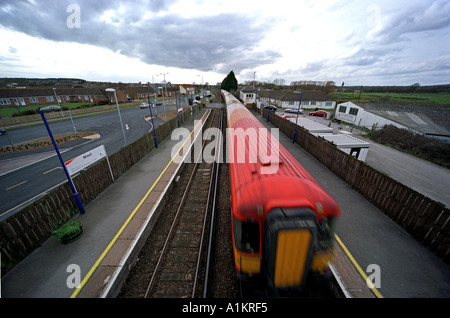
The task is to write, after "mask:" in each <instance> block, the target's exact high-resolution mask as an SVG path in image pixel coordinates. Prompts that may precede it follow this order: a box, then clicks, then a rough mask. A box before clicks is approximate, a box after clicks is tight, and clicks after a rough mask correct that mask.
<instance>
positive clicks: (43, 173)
mask: <svg viewBox="0 0 450 318" xmlns="http://www.w3.org/2000/svg"><path fill="white" fill-rule="evenodd" d="M56 169H62V167H56V168H53V169H51V170H48V171H45V172H44V173H43V174H47V173H50V172H52V171H53V170H56Z"/></svg>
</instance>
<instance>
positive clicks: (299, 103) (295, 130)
mask: <svg viewBox="0 0 450 318" xmlns="http://www.w3.org/2000/svg"><path fill="white" fill-rule="evenodd" d="M302 95H303V93H300V101H299V102H298V109H297V117H295V127H294V136H293V137H292V143H295V133H296V132H297V122H298V116H299V115H300V106H301V104H302Z"/></svg>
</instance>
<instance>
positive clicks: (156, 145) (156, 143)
mask: <svg viewBox="0 0 450 318" xmlns="http://www.w3.org/2000/svg"><path fill="white" fill-rule="evenodd" d="M147 100H148V108H150V118H151V119H152V126H153V128H152V130H153V138H154V139H155V148H158V142H157V141H156V132H155V125H154V124H153V114H152V104H150V95H147Z"/></svg>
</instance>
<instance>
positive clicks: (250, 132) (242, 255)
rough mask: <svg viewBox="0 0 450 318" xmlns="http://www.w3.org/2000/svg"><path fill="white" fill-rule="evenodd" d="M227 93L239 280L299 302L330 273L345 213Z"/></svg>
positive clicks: (269, 293) (232, 209) (235, 250)
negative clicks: (308, 286)
mask: <svg viewBox="0 0 450 318" xmlns="http://www.w3.org/2000/svg"><path fill="white" fill-rule="evenodd" d="M222 94H223V95H224V97H225V101H226V108H227V120H228V130H227V131H228V136H227V137H228V156H229V162H230V178H231V218H232V220H231V221H232V232H233V233H232V236H233V252H234V260H235V266H236V271H237V274H238V276H239V280H240V282H241V285H242V286H246V287H250V288H252V289H256V290H259V291H261V292H264V293H265V295H269V296H277V295H298V294H300V293H302V292H303V291H304V290H305V286H306V281H308V282H309V281H315V280H316V279H317V278H323V277H326V275H327V274H328V273H329V269H328V262H329V261H330V259H331V257H332V252H333V240H334V232H333V225H334V223H335V221H336V218H337V217H338V216H339V206H338V205H337V203H336V202H335V201H334V200H333V198H331V197H330V195H328V194H327V193H326V192H325V190H324V189H323V188H322V187H321V186H320V185H319V184H318V183H317V181H316V180H314V178H313V177H312V176H311V175H310V174H309V173H308V172H307V171H306V170H305V169H304V168H303V167H302V166H301V165H300V164H299V163H298V161H297V160H296V159H295V158H293V157H292V155H291V154H290V153H289V152H288V151H287V150H286V149H285V148H284V147H283V146H282V145H281V144H279V143H278V140H277V139H276V138H275V137H274V136H273V135H272V134H271V133H269V132H268V130H267V129H266V128H265V127H264V126H263V125H262V124H261V123H260V122H259V121H258V120H257V119H256V118H255V117H254V116H253V115H252V113H251V112H250V111H248V110H247V109H246V108H245V107H244V105H242V104H241V103H240V102H239V101H238V100H237V99H236V98H235V97H234V96H233V95H232V94H230V93H229V92H227V91H224V90H223V91H222Z"/></svg>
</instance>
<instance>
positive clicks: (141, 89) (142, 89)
mask: <svg viewBox="0 0 450 318" xmlns="http://www.w3.org/2000/svg"><path fill="white" fill-rule="evenodd" d="M127 92H128V94H154V93H155V90H154V89H153V87H151V86H129V87H127Z"/></svg>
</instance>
